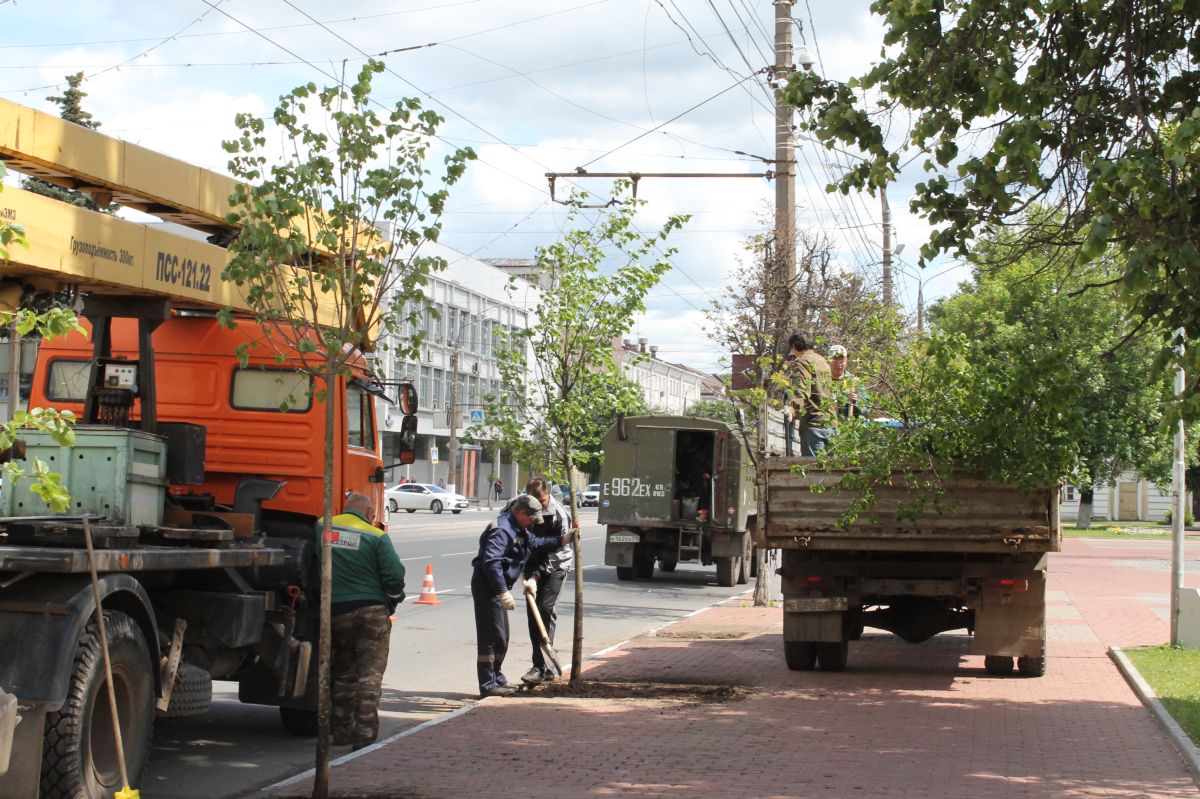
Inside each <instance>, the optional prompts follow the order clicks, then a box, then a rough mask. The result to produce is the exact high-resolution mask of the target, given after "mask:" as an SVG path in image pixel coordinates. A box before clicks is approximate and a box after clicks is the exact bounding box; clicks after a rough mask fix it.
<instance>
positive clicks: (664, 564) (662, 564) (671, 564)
mask: <svg viewBox="0 0 1200 799" xmlns="http://www.w3.org/2000/svg"><path fill="white" fill-rule="evenodd" d="M678 565H679V561H677V560H660V561H659V562H658V568H660V569H662V570H663V571H664V572H666V573H667V574H670V573H671V572H673V571H675V567H676V566H678Z"/></svg>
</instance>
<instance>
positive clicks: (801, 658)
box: [783, 641, 817, 671]
mask: <svg viewBox="0 0 1200 799" xmlns="http://www.w3.org/2000/svg"><path fill="white" fill-rule="evenodd" d="M783 659H784V660H786V661H787V667H788V668H789V669H791V670H792V671H812V670H813V666H815V665H817V645H816V644H814V643H813V642H812V641H784V642H783Z"/></svg>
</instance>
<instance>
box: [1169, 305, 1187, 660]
mask: <svg viewBox="0 0 1200 799" xmlns="http://www.w3.org/2000/svg"><path fill="white" fill-rule="evenodd" d="M1175 335H1176V337H1177V340H1178V341H1179V345H1178V347H1177V351H1178V353H1179V354H1180V355H1182V354H1183V336H1184V331H1183V328H1180V329H1179V330H1176V331H1175ZM1184 382H1185V381H1184V373H1183V367H1182V366H1181V367H1179V368H1178V369H1176V370H1175V398H1176V400H1179V399H1180V398H1182V397H1183V392H1184ZM1183 445H1184V436H1183V420H1182V419H1180V420H1179V422H1178V426H1177V427H1176V428H1175V453H1174V454H1175V461H1174V463H1173V464H1172V465H1171V491H1172V493H1173V494H1174V497H1173V499H1174V501H1175V507H1174V510H1173V511H1172V512H1171V646H1179V645H1180V644H1179V601H1180V599H1181V598H1182V596H1181V595H1182V593H1183V528H1184V521H1185V516H1186V513H1187V511H1186V505H1187V485H1186V482H1187V481H1186V478H1185V474H1186V472H1185V469H1186V464H1185V461H1186V456H1185V455H1184V451H1183Z"/></svg>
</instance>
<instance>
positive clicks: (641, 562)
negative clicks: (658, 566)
mask: <svg viewBox="0 0 1200 799" xmlns="http://www.w3.org/2000/svg"><path fill="white" fill-rule="evenodd" d="M633 570H634V573H635V574H637V578H638V579H639V580H652V579H654V553H653V552H634V553H633Z"/></svg>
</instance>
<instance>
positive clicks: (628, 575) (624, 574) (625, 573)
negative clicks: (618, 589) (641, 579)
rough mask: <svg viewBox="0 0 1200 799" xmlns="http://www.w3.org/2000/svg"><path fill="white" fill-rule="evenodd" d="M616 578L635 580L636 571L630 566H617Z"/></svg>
mask: <svg viewBox="0 0 1200 799" xmlns="http://www.w3.org/2000/svg"><path fill="white" fill-rule="evenodd" d="M617 579H618V580H636V579H637V572H636V571H635V570H634V568H633V567H632V566H618V567H617Z"/></svg>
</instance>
